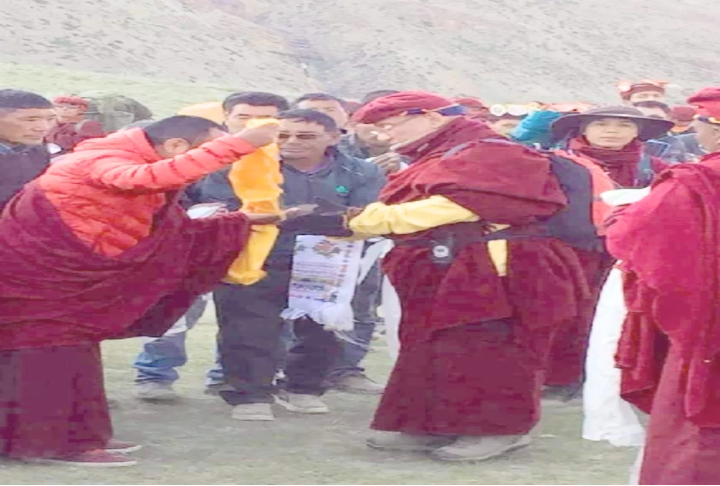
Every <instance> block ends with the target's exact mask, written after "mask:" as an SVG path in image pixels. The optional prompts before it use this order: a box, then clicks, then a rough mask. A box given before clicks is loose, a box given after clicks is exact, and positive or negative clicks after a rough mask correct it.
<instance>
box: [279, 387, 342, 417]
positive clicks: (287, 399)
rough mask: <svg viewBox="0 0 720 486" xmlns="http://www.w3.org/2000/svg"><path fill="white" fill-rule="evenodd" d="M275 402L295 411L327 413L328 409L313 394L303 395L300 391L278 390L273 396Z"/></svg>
mask: <svg viewBox="0 0 720 486" xmlns="http://www.w3.org/2000/svg"><path fill="white" fill-rule="evenodd" d="M275 403H277V404H278V405H280V406H281V407H283V408H285V409H286V410H289V411H291V412H296V413H310V414H319V413H328V412H329V411H330V409H329V408H328V406H327V405H326V404H325V402H323V401H322V400H320V397H318V396H315V395H303V394H301V393H289V392H280V393H279V394H278V395H276V396H275Z"/></svg>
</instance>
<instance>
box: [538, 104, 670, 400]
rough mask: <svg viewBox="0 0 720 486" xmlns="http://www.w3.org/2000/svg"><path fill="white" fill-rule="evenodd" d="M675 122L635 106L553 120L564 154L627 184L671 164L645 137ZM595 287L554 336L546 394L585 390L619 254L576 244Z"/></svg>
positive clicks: (644, 180)
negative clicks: (601, 306)
mask: <svg viewBox="0 0 720 486" xmlns="http://www.w3.org/2000/svg"><path fill="white" fill-rule="evenodd" d="M671 127H672V122H669V121H667V120H660V119H657V118H649V117H646V116H644V115H643V114H642V113H641V112H640V111H638V110H637V109H635V108H631V107H626V106H611V107H603V108H594V109H591V110H588V111H585V112H583V113H572V114H569V115H565V116H563V117H561V118H559V119H558V120H557V121H555V123H554V124H553V136H554V138H555V139H556V140H567V142H566V143H565V145H566V148H565V149H560V150H555V153H557V154H558V155H559V156H561V157H563V156H565V157H568V156H570V157H581V158H583V159H586V160H588V161H590V162H592V163H593V164H596V165H598V166H600V167H601V168H603V170H605V172H606V173H607V174H608V175H609V176H610V178H611V179H612V180H613V181H614V182H615V183H616V184H617V185H618V187H623V188H641V187H646V186H648V185H649V184H650V183H651V182H652V179H653V177H654V176H655V174H657V173H659V172H661V171H662V170H664V169H665V168H667V165H666V164H665V163H664V162H662V161H661V160H660V159H657V158H652V157H648V156H646V155H644V154H643V148H644V146H645V141H647V140H651V139H654V138H657V137H659V136H662V135H664V134H665V133H667V131H668V130H669V129H670V128H671ZM575 251H576V252H577V255H578V258H579V259H580V262H581V263H582V266H583V269H584V270H585V275H586V276H587V278H588V285H589V286H590V291H591V294H590V297H589V298H588V299H587V300H586V301H585V302H584V303H583V305H582V309H581V312H580V315H579V316H578V318H577V319H576V321H575V322H573V323H572V324H570V325H568V326H565V327H563V328H562V329H561V330H560V331H559V332H558V333H557V335H556V336H555V338H554V340H553V345H552V350H551V352H550V360H549V363H548V371H547V377H546V378H545V385H547V387H546V389H545V392H544V397H546V398H553V399H560V400H567V399H570V398H572V397H573V396H575V394H576V393H577V392H579V391H580V389H581V386H582V382H583V371H584V368H585V358H586V353H587V346H588V341H589V337H590V328H591V326H592V321H593V317H594V315H595V308H596V307H597V302H598V300H599V298H600V291H601V290H602V287H603V285H604V283H605V280H606V279H607V276H608V274H609V272H610V269H611V268H612V265H613V263H614V259H613V258H612V257H611V256H610V255H609V254H608V253H606V252H605V251H587V250H581V249H576V250H575Z"/></svg>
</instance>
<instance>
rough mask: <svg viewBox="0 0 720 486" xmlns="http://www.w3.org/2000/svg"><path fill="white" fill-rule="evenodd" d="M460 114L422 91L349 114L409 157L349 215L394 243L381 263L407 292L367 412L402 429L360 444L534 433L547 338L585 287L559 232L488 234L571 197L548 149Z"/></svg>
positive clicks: (511, 442) (448, 444) (454, 444)
mask: <svg viewBox="0 0 720 486" xmlns="http://www.w3.org/2000/svg"><path fill="white" fill-rule="evenodd" d="M462 113H463V111H462V108H461V107H460V106H458V105H456V104H453V103H452V102H451V101H450V100H448V99H446V98H443V97H441V96H438V95H434V94H431V93H424V92H401V93H398V94H395V95H390V96H387V97H384V98H380V99H378V100H375V101H373V102H371V103H369V104H367V105H366V106H364V107H363V108H361V109H360V110H359V111H358V112H357V113H356V114H355V118H356V119H357V121H358V122H360V123H368V124H375V126H376V128H377V130H378V136H379V137H389V138H390V139H391V140H392V142H393V143H395V144H398V145H396V147H395V150H396V151H397V152H398V153H399V154H401V155H403V156H404V157H406V158H408V159H409V160H411V163H410V166H409V168H407V169H405V170H404V171H401V172H399V173H397V174H394V175H392V176H391V177H390V181H389V183H388V184H387V186H386V187H385V189H384V190H383V191H382V194H381V196H380V200H381V202H379V203H374V204H371V205H369V206H367V207H365V208H364V209H363V210H362V211H361V212H359V213H358V212H357V211H352V212H351V214H350V215H349V223H348V227H349V228H350V229H351V230H353V232H355V233H357V234H370V235H388V236H391V237H392V238H393V239H394V240H395V241H396V247H395V248H394V249H393V250H392V252H391V253H390V254H389V255H388V256H387V257H386V258H385V260H384V269H385V271H386V272H387V275H388V277H389V278H390V280H391V282H392V284H393V285H394V287H395V289H396V290H397V292H398V295H399V297H400V300H401V304H402V321H401V324H400V342H401V349H400V356H399V359H398V361H397V363H396V365H395V368H394V369H393V372H392V375H391V377H390V381H389V383H388V385H387V388H386V391H385V394H384V395H383V398H382V401H381V403H380V406H379V408H378V410H377V412H376V414H375V420H374V421H373V424H372V427H373V428H374V429H376V430H382V431H391V432H396V433H395V434H384V435H383V436H379V437H377V438H374V439H371V440H370V441H369V442H368V445H370V446H371V447H374V448H377V449H385V450H411V451H430V453H431V456H432V457H433V458H435V459H439V460H445V461H465V460H473V461H476V460H484V459H488V458H491V457H495V456H497V455H500V454H503V453H505V452H508V451H511V450H514V449H517V448H520V447H524V446H526V445H527V444H528V443H529V435H528V434H529V432H530V430H531V429H532V428H533V427H534V426H535V425H536V424H537V422H538V419H539V417H540V405H539V392H540V385H541V383H542V380H543V366H544V364H545V363H546V359H547V354H548V351H549V345H550V340H551V337H552V335H553V333H554V332H555V331H556V330H557V328H558V327H560V326H562V324H563V323H566V322H568V321H570V320H572V319H573V318H574V317H575V316H576V315H577V313H578V305H579V302H580V301H581V300H582V299H583V298H585V296H586V294H587V286H586V281H585V277H584V275H583V274H582V269H581V267H580V265H579V263H578V260H577V257H576V255H575V253H574V252H573V250H572V249H571V248H570V247H569V246H568V245H567V244H565V243H564V242H561V241H559V240H555V239H550V238H530V239H526V240H523V239H517V240H510V241H505V240H498V241H493V242H490V243H488V242H486V241H483V240H482V238H483V237H484V236H486V235H488V234H489V233H491V232H493V231H496V230H501V229H503V228H507V227H508V226H511V227H523V226H524V225H528V224H531V223H533V222H535V221H538V220H539V219H541V218H545V217H548V216H550V215H552V214H554V213H556V212H557V211H559V210H560V209H562V208H563V207H564V206H565V205H566V198H565V195H564V193H563V192H562V190H561V189H560V187H559V184H558V181H557V180H556V179H555V177H554V176H553V175H552V174H551V172H550V161H549V159H548V158H547V157H546V156H545V155H542V154H540V153H538V152H535V151H533V150H531V149H528V148H526V147H523V146H521V145H518V144H515V143H512V142H509V141H506V140H503V139H498V138H497V136H496V135H495V134H494V133H493V132H492V131H491V130H490V129H489V128H488V127H487V125H485V124H484V123H483V122H479V121H475V120H470V119H468V118H465V117H464V116H462Z"/></svg>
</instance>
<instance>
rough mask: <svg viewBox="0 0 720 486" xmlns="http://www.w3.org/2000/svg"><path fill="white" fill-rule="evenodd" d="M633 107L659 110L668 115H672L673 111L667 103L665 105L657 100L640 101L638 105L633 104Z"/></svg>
mask: <svg viewBox="0 0 720 486" xmlns="http://www.w3.org/2000/svg"><path fill="white" fill-rule="evenodd" d="M633 106H634V107H636V108H657V109H660V110H662V111H664V112H665V113H666V114H667V115H669V114H670V113H672V109H671V108H670V106H668V105H667V104H666V103H663V102H662V101H657V100H648V101H638V102H636V103H633Z"/></svg>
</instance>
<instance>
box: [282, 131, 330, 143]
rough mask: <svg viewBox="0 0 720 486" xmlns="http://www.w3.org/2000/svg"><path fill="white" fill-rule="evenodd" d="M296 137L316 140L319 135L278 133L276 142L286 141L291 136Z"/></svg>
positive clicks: (304, 139)
mask: <svg viewBox="0 0 720 486" xmlns="http://www.w3.org/2000/svg"><path fill="white" fill-rule="evenodd" d="M293 137H295V138H297V139H298V140H303V141H309V140H317V139H318V138H320V137H321V135H319V134H317V133H279V134H278V136H277V139H278V142H287V141H288V140H290V139H291V138H293Z"/></svg>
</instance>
